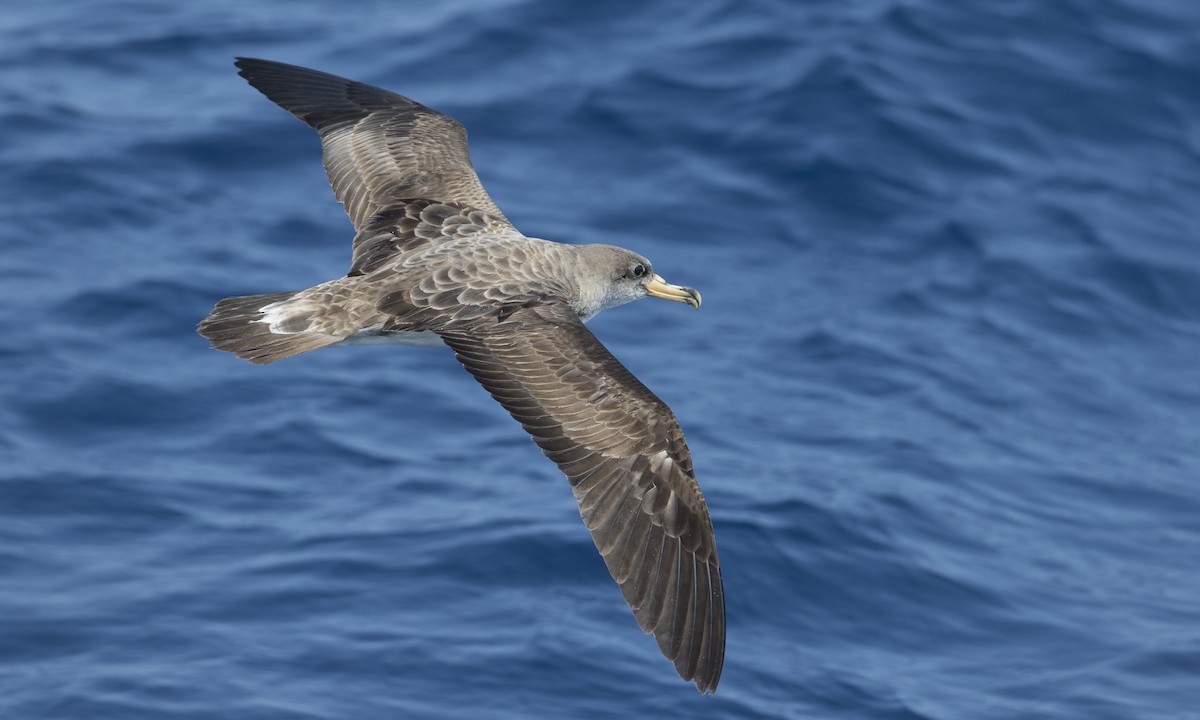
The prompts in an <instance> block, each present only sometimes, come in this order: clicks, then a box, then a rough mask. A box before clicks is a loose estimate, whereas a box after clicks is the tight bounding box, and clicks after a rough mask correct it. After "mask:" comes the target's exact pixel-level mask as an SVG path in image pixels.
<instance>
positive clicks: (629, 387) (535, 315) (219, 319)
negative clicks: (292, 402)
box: [200, 58, 725, 693]
mask: <svg viewBox="0 0 1200 720" xmlns="http://www.w3.org/2000/svg"><path fill="white" fill-rule="evenodd" d="M236 64H237V66H238V68H239V69H240V71H241V72H240V75H241V76H242V77H244V78H245V79H246V80H248V81H249V82H250V84H251V85H253V86H254V87H255V88H256V89H258V90H259V91H260V92H262V93H263V94H264V95H266V96H267V97H268V98H270V99H271V100H272V101H274V102H275V103H277V104H278V105H280V106H281V107H283V108H284V109H285V110H287V111H288V112H290V113H292V114H293V115H295V116H296V117H298V118H300V119H301V120H303V121H304V122H306V123H307V124H308V125H309V126H311V127H312V128H314V129H315V130H316V131H317V132H318V133H319V134H320V136H321V143H322V147H323V150H324V162H325V169H326V171H327V172H328V175H329V182H330V184H331V185H332V186H333V190H334V193H335V194H336V196H337V199H338V200H339V201H341V202H342V203H343V204H344V205H345V208H346V212H347V213H348V214H349V215H350V220H351V221H352V222H353V224H354V228H355V230H356V234H355V236H354V244H353V258H352V261H351V266H350V271H349V273H347V275H346V276H345V277H341V278H338V279H336V280H331V281H329V282H326V283H322V284H320V285H317V286H316V287H312V288H309V289H308V290H301V291H300V292H282V293H269V294H265V295H252V296H249V297H232V298H226V299H224V300H222V301H220V302H219V303H217V305H216V307H215V308H214V309H213V311H212V313H211V314H210V315H209V316H208V317H207V318H205V320H204V321H203V322H201V323H200V333H201V334H202V335H203V336H204V337H206V338H208V339H209V340H210V341H211V342H212V345H213V347H215V348H217V349H219V350H226V351H229V352H232V353H234V354H235V355H237V356H238V357H241V358H245V359H246V360H249V361H250V362H253V363H269V362H274V361H276V360H281V359H283V358H286V357H291V356H292V355H296V354H298V353H302V352H307V351H309V350H316V349H318V348H322V347H326V346H329V345H347V344H362V343H378V342H386V343H396V344H400V345H440V344H444V345H448V346H449V347H450V348H451V349H452V350H453V351H454V353H455V355H456V356H457V357H458V360H459V361H460V362H461V363H462V365H463V367H465V368H466V369H467V371H468V372H470V373H471V374H472V375H473V376H474V377H475V379H476V380H478V381H479V383H480V384H481V385H483V387H484V388H486V389H487V391H488V392H489V393H491V395H492V397H494V398H495V399H496V400H497V401H499V403H500V404H501V405H503V406H504V407H505V409H507V410H508V411H509V413H511V414H512V416H513V418H515V419H516V420H517V422H519V423H521V426H522V427H524V428H525V430H526V432H528V433H529V434H530V435H531V436H532V437H533V440H534V442H536V443H537V444H538V445H539V446H540V447H541V449H542V452H543V453H545V455H546V456H547V457H549V458H550V459H551V460H553V461H554V462H555V463H556V464H557V465H558V467H559V469H561V470H562V472H563V474H565V475H566V476H567V479H568V480H569V481H570V484H571V488H572V490H573V491H574V493H575V499H576V500H577V501H578V502H579V511H580V514H581V515H582V516H583V521H584V524H585V525H586V526H587V528H588V530H589V531H591V534H592V539H593V540H594V541H595V543H596V548H597V549H598V550H599V551H600V554H601V555H602V556H603V557H604V562H605V563H606V564H607V565H608V569H609V572H611V573H612V576H613V578H614V579H615V580H616V581H617V584H618V585H619V586H620V588H621V592H622V594H623V595H624V596H625V600H626V601H627V602H628V603H629V606H630V607H631V608H632V609H633V613H634V616H635V617H636V618H637V622H638V625H640V626H641V628H642V630H643V631H645V632H647V633H653V634H654V637H655V639H656V640H657V641H658V646H659V648H660V649H661V650H662V652H663V654H664V655H665V656H666V657H667V658H668V659H669V660H671V661H672V662H674V663H675V669H676V670H677V671H678V672H679V674H680V676H682V677H683V678H684V679H686V680H691V681H693V682H695V684H696V687H697V688H698V689H699V690H700V691H701V692H702V693H707V692H713V691H715V689H716V687H717V682H718V680H719V679H720V677H721V666H722V663H723V661H724V657H725V601H724V595H723V592H722V586H721V565H720V562H719V561H718V559H717V548H716V543H715V540H714V538H713V529H712V521H711V520H710V519H709V514H708V507H707V506H706V505H705V502H704V497H703V495H701V493H700V487H699V485H698V484H697V483H696V476H695V473H694V472H693V470H692V458H691V454H690V453H689V451H688V447H687V443H686V442H685V441H684V438H683V432H682V431H681V430H680V429H679V423H678V422H676V420H675V416H674V414H672V412H671V410H670V408H668V407H667V406H666V404H665V403H663V401H662V400H659V399H658V397H657V396H655V395H654V393H652V392H650V390H648V389H647V388H646V386H645V385H643V384H642V383H641V382H639V381H638V379H637V378H636V377H634V376H633V375H632V374H631V373H630V372H629V371H628V370H627V369H626V368H625V366H623V365H622V364H621V363H620V362H618V361H617V359H616V358H615V357H613V355H612V354H611V353H610V352H609V351H608V350H607V349H606V348H605V347H604V345H602V344H601V343H600V341H599V340H597V339H596V337H595V336H594V335H593V334H592V333H591V331H589V330H588V329H587V327H586V326H585V325H584V321H585V320H588V319H589V318H591V317H592V316H594V315H595V314H596V313H598V312H600V311H602V310H605V309H608V308H611V307H615V306H617V305H622V304H624V303H627V302H629V301H631V300H637V299H639V298H642V297H646V296H650V297H656V298H663V299H665V300H674V301H676V302H681V303H686V304H688V305H691V306H692V307H695V308H699V307H700V293H698V292H696V291H695V290H692V289H691V288H686V287H680V286H678V285H671V284H669V283H667V282H666V281H665V280H663V278H662V277H660V276H659V275H658V274H656V273H655V272H654V270H653V268H652V267H651V265H650V261H649V260H647V259H646V258H644V257H642V256H640V255H638V254H636V253H633V252H631V251H629V250H625V249H623V248H619V247H614V246H612V245H564V244H561V243H556V242H550V241H547V240H540V239H537V238H530V237H526V236H524V235H522V234H521V233H520V232H518V231H517V230H516V229H515V228H514V227H513V226H512V225H511V224H510V223H509V222H508V220H507V219H506V218H505V217H504V214H503V213H501V212H500V209H499V208H497V207H496V205H495V203H493V202H492V199H491V198H490V197H488V194H487V192H485V191H484V189H483V186H482V185H481V184H480V182H479V178H478V177H477V176H476V174H475V170H474V168H473V167H472V166H471V159H470V156H469V154H468V152H467V135H466V132H465V131H464V130H463V128H462V126H461V125H460V124H459V123H458V122H457V121H455V120H454V119H453V118H450V117H447V116H446V115H442V114H440V113H438V112H435V111H433V110H431V109H429V108H427V107H425V106H423V105H420V104H419V103H416V102H413V101H412V100H409V99H408V98H405V97H402V96H400V95H397V94H395V93H391V92H388V91H387V90H382V89H380V88H377V87H372V86H370V85H365V84H363V83H359V82H354V81H351V80H347V79H345V78H341V77H337V76H335V75H329V74H326V73H322V72H317V71H314V70H308V69H305V68H301V67H296V66H293V65H285V64H283V63H277V62H270V61H266V60H254V59H250V58H239V59H238V60H237V63H236Z"/></svg>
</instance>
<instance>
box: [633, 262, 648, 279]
mask: <svg viewBox="0 0 1200 720" xmlns="http://www.w3.org/2000/svg"><path fill="white" fill-rule="evenodd" d="M645 274H646V266H645V265H643V264H641V263H638V264H637V265H634V266H633V276H634V277H635V278H640V277H641V276H643V275H645Z"/></svg>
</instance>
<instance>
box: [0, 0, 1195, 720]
mask: <svg viewBox="0 0 1200 720" xmlns="http://www.w3.org/2000/svg"><path fill="white" fill-rule="evenodd" d="M235 55H249V56H257V57H266V58H271V59H277V60H282V61H286V62H293V63H297V64H301V65H307V66H310V67H316V68H318V69H323V70H327V71H330V72H335V73H338V74H341V75H345V76H349V77H352V78H356V79H360V80H364V81H367V82H372V83H375V84H379V85H382V86H385V87H388V88H390V89H394V90H396V91H398V92H401V93H404V94H406V95H409V96H411V97H413V98H415V99H417V100H419V101H421V102H423V103H426V104H428V105H431V106H433V107H436V108H438V109H440V110H443V111H445V112H448V113H451V114H453V115H454V116H456V117H458V118H459V119H460V120H461V121H462V122H463V123H464V124H465V125H466V126H467V128H468V130H469V131H470V133H471V138H472V152H473V156H474V159H475V163H476V166H477V168H478V169H479V174H480V175H481V177H482V179H483V181H484V184H485V185H486V186H487V188H488V189H489V190H490V192H491V194H492V196H493V197H494V198H495V200H496V201H497V203H498V204H499V205H500V206H501V207H502V208H503V209H504V211H505V213H506V214H507V215H508V217H509V218H510V219H511V220H512V221H513V222H514V223H515V224H516V226H517V227H518V228H520V229H521V230H522V231H523V232H525V233H526V234H529V235H534V236H540V237H547V238H552V239H556V240H561V241H570V242H602V241H607V242H615V243H617V244H620V245H624V246H627V247H630V248H632V249H635V250H637V251H639V252H641V253H643V254H645V255H647V256H648V257H650V258H651V259H652V260H653V261H654V263H655V267H656V269H657V270H658V271H659V272H661V273H662V274H663V275H664V276H665V277H667V278H668V279H670V280H672V281H674V282H678V283H682V284H686V285H691V286H694V287H696V288H698V289H699V290H701V291H702V292H703V293H704V298H705V303H704V308H703V310H701V311H700V312H698V313H697V312H691V311H690V310H688V309H687V308H684V307H683V306H678V305H674V304H669V303H656V302H649V301H647V302H640V303H635V304H632V305H629V306H626V307H623V308H620V309H617V310H612V311H610V312H608V313H606V314H605V315H604V316H602V317H600V318H597V319H596V320H594V321H593V322H592V327H593V329H594V331H595V332H596V333H597V334H598V335H599V337H600V338H601V339H602V340H603V341H604V342H605V343H606V344H607V345H608V347H609V348H610V349H612V350H613V352H614V353H615V354H616V355H617V356H618V357H619V358H620V359H621V360H622V361H623V362H625V363H626V364H627V365H628V366H629V367H630V368H631V369H632V370H633V371H634V372H635V373H636V374H637V375H638V376H639V377H640V378H642V379H643V381H645V383H646V384H647V385H648V386H649V387H651V388H652V389H653V390H654V391H655V392H656V393H658V394H659V395H660V396H661V397H662V398H663V399H664V400H666V401H667V402H668V403H669V404H670V405H671V406H672V407H673V408H674V410H675V412H676V414H677V415H678V417H679V418H680V421H681V424H682V426H683V429H684V431H685V432H686V434H687V437H688V439H689V442H690V445H691V449H692V452H693V455H694V460H695V465H696V468H697V473H698V475H699V478H700V482H701V485H702V487H703V488H704V491H705V493H706V495H707V498H708V501H709V505H710V507H711V509H712V515H713V520H714V524H715V527H716V532H717V539H718V545H719V548H720V553H721V558H722V568H723V573H724V578H725V586H726V595H727V601H728V628H729V635H728V651H727V656H726V663H725V672H724V676H723V678H722V682H721V685H720V687H719V689H718V691H717V694H716V696H715V697H711V698H709V697H701V696H700V695H699V694H697V693H696V692H695V690H694V689H693V688H692V687H691V686H690V685H688V684H686V683H684V682H682V681H680V680H679V679H678V678H677V677H676V676H675V674H674V672H673V670H672V668H671V667H670V665H669V663H667V662H666V661H665V660H663V659H662V657H661V656H660V655H659V652H658V650H657V648H656V646H655V644H654V642H653V640H652V639H650V638H648V637H646V636H643V635H642V634H641V633H640V632H639V631H638V630H637V627H636V625H635V624H634V622H633V619H632V617H631V615H630V613H629V611H628V609H627V608H626V606H625V604H624V602H623V601H622V599H621V596H620V593H619V592H618V590H617V588H616V586H615V584H614V583H612V581H611V580H610V578H609V577H608V574H607V572H606V571H605V569H604V566H603V564H602V562H601V561H600V559H599V557H598V556H597V554H596V552H595V550H594V548H593V546H592V544H591V541H590V539H589V537H588V535H587V533H586V531H585V530H584V528H583V526H582V524H581V523H580V521H579V517H578V513H577V509H576V507H575V504H574V502H573V500H572V498H571V493H570V491H569V488H568V486H567V484H566V482H565V481H564V480H563V478H562V477H561V476H560V475H559V474H558V472H557V470H556V469H555V468H554V467H553V466H552V465H551V464H550V463H549V462H548V461H546V459H545V458H543V457H542V456H541V454H540V452H538V450H537V449H536V448H535V447H534V446H533V444H532V443H531V442H529V440H528V439H527V438H526V436H525V435H524V434H523V432H522V431H521V430H520V428H519V427H518V426H517V425H516V424H515V423H513V422H512V421H511V419H510V418H508V416H507V415H506V413H505V412H504V411H503V410H502V409H500V408H499V407H498V406H496V405H495V404H494V403H493V402H492V401H491V399H490V398H488V396H487V395H486V393H484V392H483V391H482V390H481V389H480V388H479V387H478V386H477V385H476V384H475V383H474V381H473V380H471V378H470V377H468V376H467V375H466V373H465V372H463V370H462V368H461V367H459V366H458V365H457V363H456V362H455V361H454V358H453V357H452V355H451V354H450V353H449V352H448V351H445V350H438V349H424V350H423V349H412V348H400V347H359V348H347V349H335V350H328V351H322V352H319V353H314V354H311V355H307V356H302V357H298V358H295V359H291V360H288V361H285V362H281V363H278V364H275V365H271V366H265V367H256V366H252V365H250V364H248V363H244V362H241V361H238V360H236V359H235V358H233V357H232V356H229V355H226V354H221V353H217V352H214V351H212V350H210V349H209V348H208V347H207V343H206V342H205V341H204V340H203V339H202V338H200V337H199V336H198V335H196V334H195V331H194V327H195V325H196V323H197V322H198V321H199V320H200V319H201V318H202V317H203V316H204V315H205V314H206V313H207V312H208V310H209V309H210V308H211V306H212V304H213V303H214V302H215V301H216V300H218V299H220V298H222V297H225V296H227V295H234V294H248V293H258V292H270V291H280V290H292V289H300V288H303V287H307V286H309V285H312V284H315V283H317V282H321V281H324V280H326V279H330V278H333V277H336V276H337V275H339V274H341V273H342V272H344V269H345V268H346V267H347V264H348V257H349V240H350V237H351V228H350V225H349V223H348V221H347V219H346V218H345V216H344V214H343V213H342V211H341V209H340V207H339V206H338V205H337V204H336V203H335V202H334V201H333V199H332V194H331V193H330V192H329V190H328V187H327V185H326V181H325V178H324V174H323V171H322V169H321V167H320V163H319V145H318V142H317V139H316V136H315V134H313V133H312V132H311V131H310V130H309V129H308V128H306V127H304V126H303V125H302V124H301V123H299V122H297V121H295V120H294V119H293V118H291V117H290V116H289V115H288V114H287V113H285V112H283V111H282V110H280V109H278V108H277V107H275V106H274V105H272V104H271V103H270V102H269V101H267V100H266V99H264V98H263V97H261V96H260V95H259V94H258V93H257V92H255V91H254V90H253V89H251V88H250V87H249V86H248V85H246V84H245V83H244V82H243V81H242V80H241V79H240V78H238V77H237V76H236V74H235V71H234V68H233V66H232V59H233V57H234V56H235ZM1198 118H1200V4H1197V3H1188V2H1181V1H1178V0H1176V1H1173V2H1172V1H1168V0H1138V1H1137V2H1135V1H1134V0H1086V1H1085V0H1054V1H1053V2H1047V1H1046V0H1012V1H1010V2H983V1H982V0H972V1H969V2H955V3H948V2H935V1H934V0H850V1H846V0H837V1H834V0H815V1H812V2H796V1H794V0H793V1H783V0H778V1H775V2H771V1H764V2H755V3H746V2H734V1H733V0H689V1H688V2H683V1H682V0H679V1H675V2H667V1H664V0H659V1H657V2H612V3H603V4H601V3H595V4H582V3H563V2H550V1H549V0H540V1H538V0H469V1H468V0H453V1H450V2H438V3H417V2H373V3H371V2H364V3H320V2H313V1H306V2H299V3H293V2H282V1H281V0H269V1H264V2H258V3H242V2H232V1H228V0H215V1H213V2H198V3H168V2H163V1H161V0H160V1H157V2H151V1H142V2H135V1H129V2H82V1H81V0H64V1H63V2H58V3H26V4H24V5H18V4H13V3H10V4H8V5H6V6H5V7H4V8H3V9H2V10H0V127H2V128H3V140H0V192H2V193H3V198H4V199H3V202H0V253H2V254H0V717H2V718H13V719H15V720H25V719H34V718H37V719H43V718H45V719H51V718H71V719H79V720H92V719H100V718H113V719H121V720H125V719H141V718H146V719H155V720H174V719H182V718H197V719H199V718H205V719H209V718H231V719H233V718H236V719H241V718H247V719H250V718H255V719H257V718H262V719H264V720H265V719H270V720H275V719H288V720H291V719H297V720H300V719H304V720H326V719H329V720H332V719H334V718H339V719H340V718H366V719H374V718H410V717H411V718H479V717H483V718H499V719H507V718H535V717H536V718H600V717H613V718H618V717H619V718H629V717H635V718H650V717H680V718H822V719H831V718H833V719H841V718H847V719H848V718H855V719H860V718H861V719H866V718H871V719H877V718H896V719H905V720H916V719H918V718H920V719H929V720H933V719H938V720H962V719H970V720H991V719H993V718H994V719H997V720H999V719H1006V720H1007V719H1011V718H1021V719H1025V718H1080V719H1088V720H1096V719H1106V718H1112V719H1114V720H1125V719H1129V718H1146V719H1156V720H1158V719H1161V720H1166V719H1172V720H1183V719H1185V718H1200V459H1198V452H1200V119H1198Z"/></svg>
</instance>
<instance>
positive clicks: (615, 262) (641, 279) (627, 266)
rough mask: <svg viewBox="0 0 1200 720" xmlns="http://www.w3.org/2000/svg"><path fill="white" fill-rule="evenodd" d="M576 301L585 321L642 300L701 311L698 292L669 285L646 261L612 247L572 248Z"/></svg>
mask: <svg viewBox="0 0 1200 720" xmlns="http://www.w3.org/2000/svg"><path fill="white" fill-rule="evenodd" d="M568 247H572V248H574V249H575V251H576V252H575V256H576V263H577V264H576V270H575V272H576V275H575V279H576V282H577V284H578V286H579V300H578V302H577V306H576V310H577V311H578V312H579V315H580V317H582V318H583V319H584V320H587V319H588V318H591V317H593V316H595V315H596V313H598V312H601V311H603V310H607V309H609V308H614V307H617V306H618V305H624V304H625V303H627V302H631V301H633V300H638V299H640V298H644V297H647V296H649V297H656V298H661V299H663V300H673V301H675V302H681V303H686V304H688V305H691V306H692V307H694V308H696V309H697V310H699V309H700V293H698V292H696V291H695V290H693V289H692V288H689V287H683V286H682V285H672V284H670V283H668V282H667V281H666V280H664V279H663V278H662V276H661V275H658V274H657V273H655V272H654V268H653V266H651V265H650V261H649V260H647V259H646V258H644V257H642V256H641V255H638V254H637V253H635V252H633V251H632V250H626V249H625V248H622V247H616V246H615V245H573V246H568Z"/></svg>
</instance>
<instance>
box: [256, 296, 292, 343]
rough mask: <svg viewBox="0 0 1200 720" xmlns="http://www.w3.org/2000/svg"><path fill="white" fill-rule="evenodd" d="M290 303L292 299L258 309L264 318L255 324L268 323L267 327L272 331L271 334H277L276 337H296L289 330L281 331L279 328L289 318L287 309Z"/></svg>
mask: <svg viewBox="0 0 1200 720" xmlns="http://www.w3.org/2000/svg"><path fill="white" fill-rule="evenodd" d="M290 302H291V299H290V298H289V299H287V300H280V301H279V302H273V303H271V304H270V305H263V306H262V307H260V308H259V309H258V311H259V312H260V313H262V314H263V316H262V317H261V318H259V319H258V320H255V321H254V322H260V323H266V325H267V326H268V327H269V328H270V329H271V332H273V333H275V334H276V335H295V333H292V332H288V331H287V330H281V329H280V327H279V326H280V325H281V324H282V323H283V322H284V321H286V320H287V318H288V313H287V312H286V311H285V308H286V307H287V305H288V303H290Z"/></svg>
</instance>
